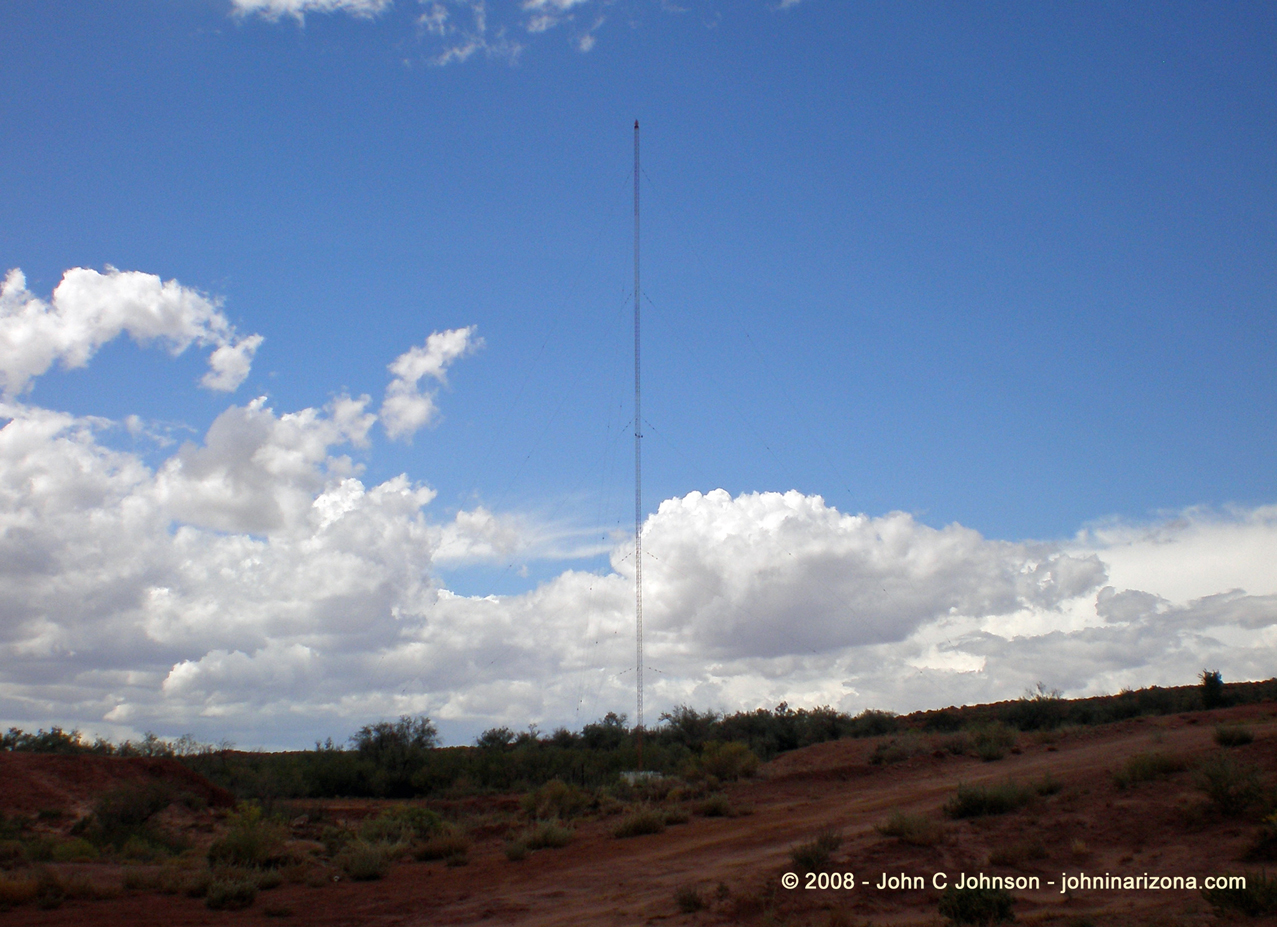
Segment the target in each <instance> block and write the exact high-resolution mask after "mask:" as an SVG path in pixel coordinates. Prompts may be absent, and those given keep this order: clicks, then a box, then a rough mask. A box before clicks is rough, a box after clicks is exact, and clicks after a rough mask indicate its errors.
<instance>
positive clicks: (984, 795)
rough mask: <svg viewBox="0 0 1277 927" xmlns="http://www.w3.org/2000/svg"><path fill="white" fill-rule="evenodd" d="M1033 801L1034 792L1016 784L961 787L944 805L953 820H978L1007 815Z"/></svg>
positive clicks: (946, 812) (945, 811)
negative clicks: (987, 816) (992, 815)
mask: <svg viewBox="0 0 1277 927" xmlns="http://www.w3.org/2000/svg"><path fill="white" fill-rule="evenodd" d="M1032 800H1033V790H1032V789H1029V788H1025V787H1024V786H1022V785H1019V784H1017V783H1014V782H1006V783H1004V784H1002V785H990V786H984V785H959V786H958V791H957V792H956V793H955V794H954V796H953V797H952V798H950V799H949V800H948V801H947V802H945V804H944V813H945V814H947V815H948V816H949V817H951V818H978V817H983V816H985V815H990V814H1006V813H1007V812H1009V811H1015V810H1016V809H1018V808H1021V807H1023V806H1024V805H1027V804H1028V803H1029V802H1030V801H1032Z"/></svg>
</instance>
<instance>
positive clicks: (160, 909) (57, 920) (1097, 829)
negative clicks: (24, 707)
mask: <svg viewBox="0 0 1277 927" xmlns="http://www.w3.org/2000/svg"><path fill="white" fill-rule="evenodd" d="M1224 720H1228V721H1246V722H1247V724H1248V725H1249V726H1250V728H1251V730H1252V731H1253V732H1254V733H1255V741H1254V743H1252V744H1249V745H1246V746H1243V747H1237V748H1233V749H1230V750H1228V751H1227V752H1228V755H1229V756H1231V757H1232V758H1234V759H1235V760H1237V761H1239V762H1244V763H1250V764H1255V765H1258V766H1259V767H1261V768H1262V769H1263V771H1264V774H1265V775H1266V776H1267V778H1268V781H1269V783H1272V782H1273V781H1274V780H1275V779H1277V706H1274V705H1273V704H1271V703H1269V704H1259V705H1250V706H1244V707H1239V708H1235V709H1228V710H1220V711H1214V712H1199V713H1195V714H1192V715H1181V716H1169V717H1160V718H1140V719H1135V720H1132V721H1126V722H1121V723H1118V724H1112V725H1107V726H1103V727H1094V728H1080V729H1071V730H1068V731H1063V732H1056V733H1054V734H1051V735H1034V734H1022V735H1021V736H1020V738H1019V747H1018V750H1019V752H1018V753H1016V754H1014V755H1008V756H1007V757H1006V758H1005V759H1002V760H999V761H996V762H991V763H983V762H980V761H979V760H977V759H973V758H971V757H966V756H952V755H949V754H946V753H943V752H934V753H926V754H923V755H921V756H918V757H914V758H913V759H910V760H908V761H905V762H903V763H897V764H894V765H886V766H872V765H870V764H869V763H868V758H869V756H870V754H871V753H872V752H873V750H874V748H875V746H876V745H877V743H878V742H879V740H881V738H875V739H866V740H845V741H838V742H833V743H826V744H820V745H817V746H814V747H810V748H807V749H804V750H799V751H795V752H793V753H790V754H786V755H784V756H781V757H779V758H778V759H776V760H775V761H773V762H772V763H770V764H767V765H766V766H764V767H763V769H762V771H761V774H760V775H759V776H758V777H757V778H755V779H754V780H751V781H749V782H744V783H739V784H737V785H734V786H732V787H730V788H729V789H728V795H729V797H730V799H731V801H732V803H733V804H734V805H735V806H736V807H737V808H738V809H742V810H745V811H747V812H748V813H745V814H742V815H739V816H736V817H730V818H703V817H699V816H694V817H692V819H691V821H690V822H689V823H687V824H684V825H678V826H674V827H671V828H669V829H667V830H666V831H665V833H663V834H655V835H648V836H643V837H636V838H632V839H624V840H621V839H617V838H615V837H613V836H612V835H611V831H612V828H613V827H614V826H615V824H616V821H617V819H616V818H605V819H602V820H587V821H582V822H578V823H577V825H576V839H575V840H574V841H573V842H572V843H571V844H570V845H569V846H567V847H566V848H564V849H561V850H542V851H539V852H536V853H533V854H531V855H530V856H529V857H528V858H527V859H525V860H523V861H519V862H512V861H509V860H507V859H506V858H505V855H504V853H503V842H502V835H501V830H502V828H501V827H498V826H488V827H485V828H482V829H480V830H478V831H476V832H474V833H473V834H472V836H473V838H474V839H475V844H474V847H473V849H472V851H471V853H470V863H469V865H467V866H462V867H456V868H448V867H445V866H444V865H443V864H442V863H437V862H433V863H400V864H397V865H395V866H394V867H393V868H392V869H391V872H390V874H389V875H388V876H387V878H385V879H384V880H382V881H379V882H367V883H352V882H347V881H340V882H337V883H335V884H327V885H324V886H322V887H318V888H314V887H307V886H305V885H301V884H285V885H283V886H281V887H279V888H277V889H274V890H272V891H270V892H264V893H262V894H261V895H259V896H258V899H257V902H256V904H255V905H254V906H253V907H252V908H250V909H248V910H246V911H240V912H218V911H210V910H208V909H207V908H206V907H205V906H204V905H203V903H202V902H200V901H196V900H192V899H187V898H184V897H181V896H164V895H157V894H154V893H146V894H132V895H130V894H126V895H124V896H123V897H121V898H117V899H113V900H100V901H73V902H67V903H65V904H64V905H63V906H62V907H61V908H59V909H57V910H52V911H44V910H40V909H38V908H35V907H30V906H28V907H23V908H17V909H14V910H12V911H10V912H8V913H7V914H5V915H4V919H5V921H6V923H8V924H13V925H15V927H19V925H21V927H26V925H52V924H70V923H75V924H76V925H77V927H89V925H115V924H131V925H133V924H135V925H156V927H158V925H165V927H169V925H206V924H207V925H212V924H231V923H234V924H270V923H283V924H308V925H309V924H314V925H325V927H345V925H365V924H367V925H374V924H375V925H403V927H416V925H435V924H479V923H485V924H518V925H526V927H539V925H561V924H580V925H584V924H605V925H631V924H643V923H657V922H665V921H669V922H671V923H673V924H688V925H691V924H696V925H718V924H750V925H761V924H793V925H818V927H825V925H857V927H859V925H862V924H865V923H873V924H878V925H886V924H916V925H939V924H940V923H941V919H940V918H939V916H938V914H937V903H938V899H939V892H938V891H937V890H935V889H934V888H933V887H932V877H933V875H934V874H935V873H939V872H943V873H946V874H947V878H948V879H949V880H950V881H953V880H956V879H957V878H958V876H959V874H960V873H966V874H968V875H971V874H975V873H979V872H984V873H986V874H990V875H993V874H997V875H1003V876H1026V877H1028V876H1037V877H1039V878H1040V880H1041V882H1042V888H1041V890H1039V891H1028V890H1026V891H1015V892H1013V893H1012V894H1013V895H1015V897H1016V919H1017V922H1019V923H1029V924H1050V925H1057V927H1069V925H1072V924H1078V925H1081V924H1084V923H1087V922H1090V923H1093V924H1094V925H1097V927H1104V925H1123V927H1125V925H1148V927H1152V925H1180V927H1187V925H1198V924H1201V925H1206V924H1217V923H1229V922H1231V921H1229V920H1228V919H1222V918H1219V917H1217V916H1216V915H1215V914H1214V913H1213V911H1212V909H1211V908H1210V906H1209V905H1207V903H1206V902H1205V901H1204V900H1203V898H1202V895H1201V892H1200V891H1196V890H1186V889H1182V890H1164V891H1137V890H1127V891H1120V890H1100V889H1092V890H1078V891H1074V892H1071V893H1061V890H1060V878H1061V874H1062V873H1065V872H1067V873H1068V874H1069V875H1073V876H1076V875H1077V874H1078V873H1079V872H1085V873H1086V874H1087V875H1092V876H1093V875H1097V874H1103V873H1106V872H1108V873H1113V874H1122V875H1133V876H1141V875H1144V874H1146V873H1147V874H1151V875H1166V876H1194V877H1196V878H1197V879H1198V882H1199V885H1200V881H1201V880H1202V879H1203V878H1204V877H1206V876H1208V875H1218V874H1224V873H1230V874H1231V873H1241V872H1243V871H1245V870H1258V869H1259V868H1261V867H1260V865H1258V864H1245V863H1242V862H1239V859H1240V856H1241V855H1242V854H1243V852H1244V850H1245V848H1246V846H1247V844H1248V842H1249V841H1250V840H1251V839H1252V837H1253V835H1254V833H1255V832H1256V829H1257V820H1256V817H1257V816H1256V815H1255V813H1254V812H1251V813H1250V814H1248V815H1246V816H1242V817H1237V818H1224V817H1220V816H1218V815H1216V814H1214V813H1213V812H1210V811H1208V810H1205V809H1204V798H1203V795H1202V793H1201V792H1200V791H1198V790H1197V789H1195V788H1194V785H1193V773H1192V772H1191V771H1184V772H1180V773H1175V774H1172V775H1171V776H1169V777H1167V778H1165V779H1162V780H1159V781H1153V782H1148V783H1145V784H1142V785H1139V786H1135V787H1132V788H1128V789H1126V790H1119V789H1118V788H1117V787H1116V785H1115V784H1114V781H1113V776H1112V773H1113V771H1115V770H1116V769H1118V768H1119V767H1120V766H1121V765H1122V764H1123V763H1124V762H1125V761H1126V759H1128V758H1129V757H1130V756H1132V755H1134V754H1137V753H1143V752H1150V751H1154V750H1156V751H1162V752H1168V753H1174V754H1178V755H1180V756H1182V757H1184V758H1186V759H1188V760H1190V761H1191V760H1193V759H1195V758H1200V757H1201V756H1203V755H1205V754H1207V753H1211V752H1215V751H1219V750H1221V749H1222V748H1219V747H1217V746H1216V745H1215V744H1214V742H1213V740H1212V735H1213V732H1214V725H1215V724H1216V723H1218V722H1220V721H1224ZM942 736H943V735H937V739H939V738H940V737H942ZM48 759H61V758H52V757H51V758H48ZM4 774H5V773H4V767H3V766H0V775H4ZM1048 775H1049V776H1050V777H1051V778H1052V779H1053V780H1054V781H1055V782H1057V783H1059V785H1060V786H1061V788H1060V790H1059V791H1058V792H1056V793H1055V794H1051V795H1047V796H1044V797H1040V798H1038V799H1036V800H1035V801H1034V802H1033V803H1032V804H1030V805H1029V806H1028V807H1026V808H1024V809H1022V810H1020V811H1017V812H1012V813H1010V814H1004V815H999V816H996V817H984V818H974V819H969V820H961V821H947V820H946V819H945V818H944V816H943V814H942V813H941V811H940V808H941V806H942V805H943V804H944V802H945V801H946V800H947V799H948V798H949V797H950V796H951V795H952V794H953V793H954V790H955V789H956V787H957V786H958V784H959V783H966V784H969V785H974V784H996V783H1001V782H1004V781H1006V780H1007V779H1014V780H1016V781H1017V782H1022V783H1031V782H1039V781H1042V780H1043V779H1044V777H1046V776H1048ZM6 785H7V783H6ZM502 803H504V805H505V807H507V808H509V807H510V799H509V797H502V798H501V799H495V800H492V801H491V802H489V803H488V804H486V805H485V806H484V807H486V808H487V809H488V810H489V811H492V812H493V813H494V815H496V812H499V811H500V805H501V804H502ZM311 804H312V805H315V806H324V807H326V810H327V813H328V814H330V815H333V816H348V817H352V818H353V817H360V816H362V815H363V814H365V813H367V812H368V811H369V810H370V809H371V808H372V807H374V806H375V805H374V803H368V802H327V803H323V802H314V803H311ZM896 810H900V811H905V812H909V813H919V814H925V815H927V816H929V817H930V818H932V819H934V820H936V821H943V822H944V825H945V827H946V828H947V830H948V834H947V836H946V837H945V838H944V839H943V840H942V841H940V842H938V843H936V844H935V845H931V846H910V845H907V844H903V843H901V842H899V841H898V840H896V839H894V838H888V837H883V836H882V835H880V834H879V833H878V832H877V830H876V829H875V825H877V824H880V823H881V822H883V821H884V820H885V819H886V818H887V817H888V815H889V814H890V813H891V812H892V811H896ZM510 816H511V815H510V814H509V813H508V812H507V818H509V817H510ZM496 819H497V817H495V816H494V817H493V820H496ZM829 828H834V829H838V830H841V831H842V833H843V835H844V839H843V843H842V846H841V847H840V848H839V849H838V850H837V851H836V852H835V853H834V855H833V860H832V862H831V863H830V864H829V866H828V867H827V870H828V871H830V872H833V871H838V872H854V873H855V877H856V880H857V885H856V887H855V888H854V889H853V890H850V891H847V890H842V891H835V890H826V891H818V890H812V891H808V890H804V889H802V888H799V889H797V890H792V891H791V890H786V889H784V888H782V887H781V876H782V874H783V873H785V872H788V871H792V870H794V869H795V866H794V864H793V863H792V861H791V858H790V850H791V848H792V847H793V846H794V844H796V843H799V842H802V841H805V840H809V839H811V838H812V837H813V836H814V835H815V834H817V833H818V832H820V831H822V830H825V829H829ZM1022 843H1024V844H1033V843H1037V844H1040V846H1041V852H1042V853H1043V854H1044V856H1043V858H1038V859H1033V858H1027V859H1019V860H1013V861H1012V862H1009V863H1006V864H1002V865H994V864H991V863H990V862H989V855H990V853H995V852H999V851H1001V852H1002V853H1006V852H1007V851H1008V849H1009V848H1013V847H1015V846H1016V845H1018V844H1022ZM71 868H74V867H71ZM101 868H102V867H99V869H98V871H101ZM1270 868H1271V864H1270ZM79 869H80V871H84V872H92V871H94V869H93V866H92V865H84V866H81V867H79ZM901 873H905V874H908V875H911V876H917V875H920V876H923V878H924V881H925V883H926V884H925V886H924V887H923V888H920V889H913V890H907V891H905V890H900V891H893V890H889V889H884V890H879V889H876V888H874V887H872V886H874V885H876V884H877V883H878V881H879V880H880V879H881V878H882V877H883V875H884V874H886V875H899V874H901ZM1048 880H1054V881H1055V885H1053V886H1047V884H1046V883H1047V882H1048ZM720 885H722V886H724V887H725V888H724V889H720V888H719V886H720ZM685 886H694V887H696V888H697V889H699V891H700V894H701V897H702V898H704V899H705V900H706V902H707V907H706V909H705V910H702V911H700V912H698V913H693V914H686V913H680V911H679V908H678V906H677V904H676V902H675V894H676V892H677V891H678V890H679V889H680V888H682V887H685ZM724 891H725V895H720V893H721V892H724ZM268 907H269V908H270V909H272V910H274V911H275V912H276V914H277V916H274V917H268V916H267V914H266V911H267V908H268ZM283 909H288V910H289V911H291V914H289V915H287V916H283V915H281V914H280V912H281V911H282V910H283ZM1272 922H1273V920H1272V919H1269V920H1267V921H1265V920H1260V919H1250V920H1245V921H1240V920H1239V921H1237V923H1248V924H1260V923H1272Z"/></svg>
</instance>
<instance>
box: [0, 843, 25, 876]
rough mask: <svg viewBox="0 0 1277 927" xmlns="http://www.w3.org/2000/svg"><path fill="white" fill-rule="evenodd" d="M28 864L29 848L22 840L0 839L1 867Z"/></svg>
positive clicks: (10, 867)
mask: <svg viewBox="0 0 1277 927" xmlns="http://www.w3.org/2000/svg"><path fill="white" fill-rule="evenodd" d="M26 864H27V848H26V847H25V846H23V845H22V841H20V840H0V869H16V868H18V867H19V866H25V865H26Z"/></svg>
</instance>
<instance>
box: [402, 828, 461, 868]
mask: <svg viewBox="0 0 1277 927" xmlns="http://www.w3.org/2000/svg"><path fill="white" fill-rule="evenodd" d="M469 852H470V840H469V838H468V837H466V835H465V834H459V833H456V832H455V831H449V832H446V833H440V834H435V836H433V837H431V838H430V839H429V840H426V841H423V842H422V843H419V844H417V845H416V846H415V847H414V848H413V851H412V855H413V858H414V859H416V860H418V861H419V862H426V861H428V860H432V859H442V860H445V861H446V860H449V859H453V858H455V857H460V856H465V855H466V854H467V853H469Z"/></svg>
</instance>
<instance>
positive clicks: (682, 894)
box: [674, 885, 705, 914]
mask: <svg viewBox="0 0 1277 927" xmlns="http://www.w3.org/2000/svg"><path fill="white" fill-rule="evenodd" d="M674 903H675V904H676V905H678V909H679V910H680V911H682V912H683V913H684V914H695V913H696V912H697V911H699V910H701V909H702V908H704V907H705V899H703V898H702V897H701V893H700V892H699V891H697V890H696V886H695V885H684V886H682V887H680V888H679V890H678V891H676V892H675V893H674Z"/></svg>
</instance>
